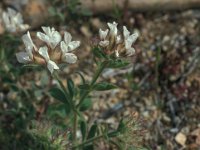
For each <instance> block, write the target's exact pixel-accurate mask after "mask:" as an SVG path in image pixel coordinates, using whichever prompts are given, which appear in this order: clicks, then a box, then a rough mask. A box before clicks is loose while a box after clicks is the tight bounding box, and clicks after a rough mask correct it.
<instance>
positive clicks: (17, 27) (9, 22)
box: [2, 8, 29, 32]
mask: <svg viewBox="0 0 200 150" xmlns="http://www.w3.org/2000/svg"><path fill="white" fill-rule="evenodd" d="M2 22H3V25H4V27H5V29H6V30H7V31H8V32H21V31H26V30H27V29H28V28H29V25H27V24H24V21H23V18H22V15H21V14H20V13H19V12H16V11H15V10H14V9H11V8H8V9H7V12H3V13H2Z"/></svg>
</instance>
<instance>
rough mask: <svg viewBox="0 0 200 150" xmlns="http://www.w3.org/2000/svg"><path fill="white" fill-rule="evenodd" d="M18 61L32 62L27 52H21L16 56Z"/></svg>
mask: <svg viewBox="0 0 200 150" xmlns="http://www.w3.org/2000/svg"><path fill="white" fill-rule="evenodd" d="M16 57H17V61H18V62H20V63H28V62H30V61H31V59H30V57H29V55H28V53H27V52H19V53H17V54H16Z"/></svg>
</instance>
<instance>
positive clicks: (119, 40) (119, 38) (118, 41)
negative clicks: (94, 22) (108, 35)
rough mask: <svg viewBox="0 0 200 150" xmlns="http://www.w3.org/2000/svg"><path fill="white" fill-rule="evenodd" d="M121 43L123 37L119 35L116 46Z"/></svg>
mask: <svg viewBox="0 0 200 150" xmlns="http://www.w3.org/2000/svg"><path fill="white" fill-rule="evenodd" d="M120 42H121V36H120V35H118V36H117V39H116V44H119V43H120Z"/></svg>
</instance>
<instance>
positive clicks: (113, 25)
mask: <svg viewBox="0 0 200 150" xmlns="http://www.w3.org/2000/svg"><path fill="white" fill-rule="evenodd" d="M117 25H118V24H117V23H116V22H113V23H108V27H109V28H110V34H111V35H113V36H117Z"/></svg>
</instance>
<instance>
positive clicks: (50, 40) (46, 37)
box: [37, 27, 61, 49]
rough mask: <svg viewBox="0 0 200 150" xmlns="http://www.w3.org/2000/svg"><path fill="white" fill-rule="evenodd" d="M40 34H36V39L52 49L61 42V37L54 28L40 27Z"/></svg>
mask: <svg viewBox="0 0 200 150" xmlns="http://www.w3.org/2000/svg"><path fill="white" fill-rule="evenodd" d="M42 30H43V31H44V33H45V34H44V33H42V32H37V37H38V38H39V39H40V40H42V41H44V42H46V43H47V44H48V45H49V46H50V47H51V48H52V49H54V48H55V47H56V46H57V45H58V44H59V43H60V41H61V35H60V33H59V32H58V31H56V30H55V28H50V27H42Z"/></svg>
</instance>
